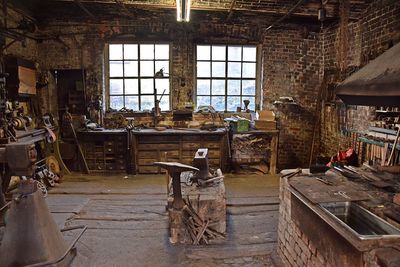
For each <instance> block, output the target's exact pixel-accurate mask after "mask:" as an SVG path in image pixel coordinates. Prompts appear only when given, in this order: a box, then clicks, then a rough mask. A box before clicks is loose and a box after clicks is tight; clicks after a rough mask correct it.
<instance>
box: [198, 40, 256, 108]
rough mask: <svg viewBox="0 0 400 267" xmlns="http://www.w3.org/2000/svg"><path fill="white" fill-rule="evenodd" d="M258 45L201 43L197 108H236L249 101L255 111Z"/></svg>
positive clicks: (250, 106)
mask: <svg viewBox="0 0 400 267" xmlns="http://www.w3.org/2000/svg"><path fill="white" fill-rule="evenodd" d="M256 61H257V49H256V46H230V45H228V46H227V45H197V79H196V83H197V90H196V100H197V101H196V104H197V107H199V106H203V105H212V106H213V107H214V108H215V109H216V110H218V111H224V110H226V111H236V109H237V107H242V108H243V107H244V104H243V100H249V101H250V105H249V108H250V109H251V110H255V101H256V68H257V64H256Z"/></svg>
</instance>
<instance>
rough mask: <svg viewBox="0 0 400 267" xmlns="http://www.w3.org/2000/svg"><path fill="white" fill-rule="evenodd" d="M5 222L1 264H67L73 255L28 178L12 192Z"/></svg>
mask: <svg viewBox="0 0 400 267" xmlns="http://www.w3.org/2000/svg"><path fill="white" fill-rule="evenodd" d="M6 223H7V224H6V228H5V233H4V237H3V240H2V241H1V247H0V265H1V266H3V267H16V266H57V267H61V266H68V265H69V264H70V263H71V261H72V260H73V258H74V256H75V254H76V250H71V249H70V248H69V247H68V245H67V244H66V243H65V241H64V238H63V236H62V234H61V232H60V230H59V229H58V227H57V224H56V223H55V221H54V219H53V217H52V216H51V213H50V210H49V208H48V206H47V203H46V201H45V199H44V197H43V195H42V193H41V192H40V191H39V190H37V187H36V183H35V182H34V181H32V180H28V181H22V183H21V185H20V187H19V191H18V193H16V194H14V196H13V200H12V203H11V207H10V209H9V211H8V216H7V222H6ZM60 259H61V260H60ZM55 262H56V263H55ZM49 263H50V264H49Z"/></svg>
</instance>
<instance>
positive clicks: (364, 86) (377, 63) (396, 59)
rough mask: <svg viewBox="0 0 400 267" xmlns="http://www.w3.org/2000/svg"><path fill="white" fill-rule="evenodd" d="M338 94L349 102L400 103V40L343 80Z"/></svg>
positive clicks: (371, 104)
mask: <svg viewBox="0 0 400 267" xmlns="http://www.w3.org/2000/svg"><path fill="white" fill-rule="evenodd" d="M336 95H337V96H338V97H339V98H340V99H342V100H343V102H345V103H346V104H349V105H361V106H397V107H398V106H400V43H398V44H397V45H395V46H393V47H392V48H390V49H389V50H387V51H386V52H385V53H383V54H382V55H380V56H379V57H377V58H376V59H374V60H373V61H371V62H370V63H368V64H367V65H365V66H364V67H363V68H361V69H360V70H359V71H357V72H355V73H353V74H352V75H351V76H350V77H348V78H347V79H346V80H344V81H343V82H342V83H340V84H339V85H338V86H337V87H336Z"/></svg>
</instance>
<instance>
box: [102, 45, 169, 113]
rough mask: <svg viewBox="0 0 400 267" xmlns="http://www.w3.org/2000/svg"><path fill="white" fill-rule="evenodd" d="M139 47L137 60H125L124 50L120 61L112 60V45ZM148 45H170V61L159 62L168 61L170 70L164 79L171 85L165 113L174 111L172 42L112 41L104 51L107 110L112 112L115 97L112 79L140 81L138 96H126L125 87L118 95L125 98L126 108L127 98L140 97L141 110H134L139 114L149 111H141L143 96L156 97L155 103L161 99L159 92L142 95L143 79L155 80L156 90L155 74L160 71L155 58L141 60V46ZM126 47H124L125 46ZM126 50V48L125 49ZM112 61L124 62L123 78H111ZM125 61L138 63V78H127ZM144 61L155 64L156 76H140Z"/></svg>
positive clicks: (167, 95)
mask: <svg viewBox="0 0 400 267" xmlns="http://www.w3.org/2000/svg"><path fill="white" fill-rule="evenodd" d="M116 44H118V45H138V50H137V51H138V57H137V59H125V58H124V50H122V53H123V56H122V59H120V60H118V59H110V54H109V53H110V45H116ZM146 44H150V45H168V47H169V55H168V59H159V61H168V68H169V71H166V72H167V73H168V74H165V76H164V77H163V78H164V79H166V78H168V84H169V92H168V93H165V94H164V96H163V98H165V97H168V100H169V107H168V109H167V110H163V111H170V110H172V75H171V62H172V44H171V42H168V41H110V42H107V43H106V44H105V49H104V52H105V53H104V71H105V75H104V76H103V77H104V85H105V104H106V105H105V107H106V110H110V109H111V96H113V94H111V92H110V79H121V80H124V79H127V78H133V79H137V80H138V94H137V95H135V94H125V85H124V87H123V92H122V94H118V95H116V94H115V95H116V96H122V97H123V101H124V106H125V97H126V96H138V107H139V109H137V110H133V111H134V112H138V113H143V112H146V111H147V110H142V109H141V101H140V100H141V96H146V95H147V96H154V103H155V101H156V100H157V99H159V96H161V94H162V91H161V92H157V93H156V94H154V93H152V94H150V93H144V94H142V93H141V82H140V80H141V79H152V80H153V86H154V88H156V87H155V86H156V79H157V77H155V73H156V72H157V71H159V69H156V61H157V59H156V58H155V57H154V58H153V59H141V58H140V45H146ZM123 47H124V46H123ZM123 49H124V48H123ZM111 61H122V66H123V67H122V72H123V76H118V77H110V62H111ZM125 61H137V64H138V74H137V76H135V77H133V76H125V72H124V70H125V66H124V65H125V64H124V62H125ZM142 61H152V62H153V68H154V74H153V76H141V75H140V62H142Z"/></svg>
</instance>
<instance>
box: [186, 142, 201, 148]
mask: <svg viewBox="0 0 400 267" xmlns="http://www.w3.org/2000/svg"><path fill="white" fill-rule="evenodd" d="M200 147H201V145H200V144H199V143H187V142H184V143H182V149H185V150H197V149H199V148H200Z"/></svg>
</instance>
